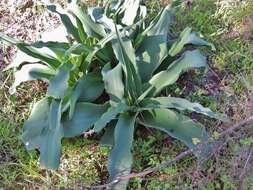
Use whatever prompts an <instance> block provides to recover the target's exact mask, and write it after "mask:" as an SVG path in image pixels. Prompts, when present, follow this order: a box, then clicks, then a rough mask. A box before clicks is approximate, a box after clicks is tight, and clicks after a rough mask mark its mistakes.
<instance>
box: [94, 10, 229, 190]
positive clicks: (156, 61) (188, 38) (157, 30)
mask: <svg viewBox="0 0 253 190" xmlns="http://www.w3.org/2000/svg"><path fill="white" fill-rule="evenodd" d="M172 12H173V10H172V9H171V7H170V6H167V7H166V8H165V9H164V10H163V11H161V12H160V13H159V14H158V15H157V16H156V17H155V18H154V19H153V20H152V21H151V22H148V23H144V26H145V25H146V26H148V27H139V28H138V34H137V35H135V36H132V35H129V33H128V32H127V31H126V30H124V27H123V28H120V27H118V26H117V25H116V24H115V31H116V34H117V37H116V38H114V39H113V40H112V47H113V51H114V54H115V56H116V58H117V60H118V62H117V63H116V64H115V63H111V62H109V63H107V64H106V65H105V66H104V67H103V69H102V76H103V80H104V85H105V91H106V93H107V94H108V95H109V97H110V100H109V104H110V106H109V108H108V109H107V111H106V112H105V113H104V114H103V115H102V116H101V117H100V119H99V120H98V121H97V122H96V123H95V124H94V128H93V129H94V131H95V132H100V131H102V130H105V133H104V136H103V137H102V140H101V143H102V144H107V145H110V146H111V147H112V149H111V151H110V154H109V165H108V170H109V174H110V180H111V181H114V180H116V181H117V177H119V176H125V175H128V174H129V173H130V172H131V166H132V163H133V156H132V145H133V141H134V131H135V128H136V126H138V125H139V126H143V127H147V128H154V129H158V130H161V131H163V132H165V133H167V134H168V135H170V136H171V137H174V138H176V139H178V140H180V141H181V142H183V143H184V144H185V145H186V146H188V147H189V148H190V149H195V148H196V147H197V146H198V144H199V143H204V142H206V141H208V140H209V137H210V136H209V134H208V133H207V131H206V130H205V128H204V127H203V126H202V125H201V124H200V123H198V122H195V121H193V120H192V119H191V118H190V117H188V116H186V115H184V113H183V112H182V111H185V110H187V111H189V112H196V113H199V114H203V115H205V116H208V117H210V118H215V119H219V120H221V121H224V122H226V121H228V119H227V118H226V117H225V116H223V115H221V114H217V113H214V112H213V111H211V110H210V109H209V108H206V107H203V106H202V105H200V104H199V103H193V102H190V101H188V100H186V99H183V98H178V97H161V96H160V94H161V93H160V92H161V91H162V90H163V89H164V88H165V87H168V86H170V85H172V84H174V83H175V82H176V81H177V79H178V78H179V76H180V75H181V74H183V73H184V72H187V71H188V70H191V69H198V68H205V67H206V66H207V63H206V62H207V61H206V57H205V56H203V55H202V54H201V52H200V51H199V50H187V51H185V48H184V47H185V46H186V45H193V46H198V45H201V46H202V45H204V46H209V47H211V48H212V49H214V47H213V45H212V44H210V43H208V42H206V41H205V40H203V39H202V38H200V37H199V36H198V34H197V33H194V32H192V31H191V29H190V28H186V29H185V30H184V31H183V32H182V33H181V34H180V36H179V37H178V38H177V39H171V38H170V36H169V35H168V32H169V28H170V24H171V22H172ZM211 149H212V145H210V144H204V145H203V146H202V148H201V149H200V150H198V151H197V152H196V156H197V157H200V158H203V157H206V156H207V155H208V154H209V153H210V151H211ZM127 183H128V181H126V180H125V181H119V182H118V183H116V184H115V185H113V186H112V187H111V188H112V189H125V188H126V187H127Z"/></svg>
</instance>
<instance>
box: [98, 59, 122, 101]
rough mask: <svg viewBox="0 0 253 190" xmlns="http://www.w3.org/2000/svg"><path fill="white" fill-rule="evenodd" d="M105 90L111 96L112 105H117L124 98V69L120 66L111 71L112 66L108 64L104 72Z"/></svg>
mask: <svg viewBox="0 0 253 190" xmlns="http://www.w3.org/2000/svg"><path fill="white" fill-rule="evenodd" d="M102 75H103V80H104V85H105V90H106V92H107V94H109V96H110V101H111V104H112V105H113V104H114V103H117V102H119V101H121V100H122V98H123V97H124V83H123V76H122V67H121V65H120V64H118V65H117V66H116V67H114V68H113V69H111V64H110V63H108V64H106V65H105V66H104V68H103V70H102Z"/></svg>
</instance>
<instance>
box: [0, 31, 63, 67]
mask: <svg viewBox="0 0 253 190" xmlns="http://www.w3.org/2000/svg"><path fill="white" fill-rule="evenodd" d="M0 40H3V41H5V42H8V43H10V44H13V45H16V46H17V47H18V49H19V50H21V51H22V52H24V53H26V54H27V55H29V56H31V57H33V58H37V59H39V60H41V61H42V62H44V63H45V64H47V65H48V66H49V67H51V68H53V69H56V68H57V67H58V66H59V65H60V64H61V63H60V61H59V60H57V59H56V58H55V57H53V56H51V55H48V54H47V53H41V52H40V51H38V50H37V49H36V48H34V47H33V46H30V45H28V44H26V43H23V42H21V41H18V40H15V39H13V38H10V37H8V36H6V35H5V34H3V33H0Z"/></svg>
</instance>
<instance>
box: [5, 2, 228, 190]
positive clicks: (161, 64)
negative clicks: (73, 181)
mask: <svg viewBox="0 0 253 190" xmlns="http://www.w3.org/2000/svg"><path fill="white" fill-rule="evenodd" d="M48 9H49V10H51V11H53V12H57V13H58V14H59V15H60V17H61V19H62V22H63V24H64V25H65V26H66V29H67V32H68V34H69V36H70V41H69V42H67V43H66V42H64V43H62V42H53V41H50V42H37V43H35V44H31V45H28V44H25V43H23V42H19V41H17V40H13V39H11V38H9V37H7V36H5V35H3V34H1V35H0V38H1V39H3V40H5V41H7V42H9V43H12V44H15V45H16V46H17V47H18V48H19V49H20V50H21V51H23V52H25V53H26V54H28V55H29V56H32V57H33V58H36V60H35V61H36V62H37V61H41V62H42V63H43V64H38V63H36V64H26V65H24V66H22V67H21V69H20V70H18V71H17V72H16V73H15V82H14V85H13V87H12V90H11V91H12V92H15V88H16V87H17V86H18V85H19V84H20V83H21V82H25V81H27V80H34V79H43V80H46V81H48V82H49V86H48V90H47V94H46V97H45V98H43V99H42V100H41V101H39V102H38V103H36V104H35V105H34V107H33V110H32V112H31V115H30V117H29V118H28V120H27V121H26V122H25V124H24V133H23V135H22V140H23V141H24V143H25V145H26V148H27V149H35V148H38V149H39V150H40V163H41V164H42V165H43V166H45V167H46V168H51V169H56V168H57V167H58V165H59V162H60V147H61V139H62V138H63V137H65V138H71V137H74V136H78V135H80V134H82V133H83V132H85V131H87V130H89V129H93V130H94V131H95V132H98V133H99V132H102V131H103V130H104V131H105V132H104V134H103V137H102V139H101V144H107V145H110V146H112V150H111V152H110V154H109V167H108V170H109V174H110V180H115V179H116V178H117V177H118V176H121V175H127V174H129V173H130V171H131V165H132V154H131V149H132V143H133V138H134V129H135V127H136V126H137V125H139V126H145V127H150V128H155V129H159V130H162V131H164V132H166V133H167V134H169V135H171V136H172V137H174V138H176V139H179V140H180V141H182V142H183V143H185V144H186V145H187V146H188V147H189V148H195V147H196V146H197V145H198V144H199V143H201V142H204V141H206V140H208V139H209V135H208V133H207V132H206V131H205V129H204V128H203V127H202V126H201V125H200V124H199V123H197V122H194V121H193V120H191V119H190V118H189V117H187V116H185V115H183V113H182V111H184V110H186V111H190V112H197V113H200V114H204V115H206V116H209V117H211V118H216V119H220V120H223V121H226V118H225V117H223V116H220V115H219V114H216V113H214V112H212V111H211V110H210V109H209V108H205V107H203V106H201V105H200V104H198V103H191V102H189V101H188V100H186V99H183V98H176V97H160V96H159V95H160V94H161V91H162V90H163V89H164V88H165V87H167V86H169V85H172V84H174V83H175V82H176V81H177V79H178V78H179V76H180V75H181V74H182V73H184V72H186V71H188V70H190V69H195V68H201V67H206V58H205V57H204V56H203V55H202V54H201V53H200V51H199V50H187V51H185V52H184V47H185V46H186V45H193V46H195V45H204V46H210V47H212V49H214V47H213V45H212V44H210V43H208V42H206V41H204V40H203V39H201V38H200V37H199V36H198V34H197V33H194V32H192V31H191V29H190V28H186V29H185V30H184V31H183V32H182V33H181V34H180V36H179V38H178V39H173V38H171V36H170V35H168V32H169V31H168V30H169V27H170V25H171V23H172V15H173V14H172V13H173V9H172V8H171V7H170V6H167V7H166V8H165V9H164V10H163V11H161V12H160V13H159V14H158V15H157V16H156V17H155V18H153V19H151V21H150V18H149V19H146V12H147V11H146V7H145V6H144V5H141V4H140V2H139V1H132V0H129V1H110V2H108V3H107V4H106V6H105V8H101V7H95V8H89V9H88V14H86V13H85V12H84V11H83V10H82V8H81V7H79V6H78V5H77V4H76V2H75V1H73V2H72V3H70V5H69V7H68V12H70V13H71V15H69V13H68V12H66V11H64V10H62V9H60V7H58V6H55V5H48ZM129 15H131V16H130V17H129ZM70 18H74V19H76V24H74V23H73V22H72V19H70ZM41 47H45V48H47V49H50V50H51V51H53V52H54V56H52V55H48V54H46V53H42V52H41V51H40V49H39V50H38V48H41ZM30 58H31V57H29V59H30ZM29 59H28V60H29ZM37 59H39V60H37ZM23 61H24V59H22V62H23ZM25 61H27V59H26V60H25ZM20 63H21V62H14V63H13V64H12V65H11V66H10V67H9V68H11V67H20ZM24 77H25V78H24ZM103 90H105V92H104V93H103ZM99 97H101V98H99ZM93 126H94V127H93ZM211 147H212V145H210V144H209V145H206V146H204V147H203V149H202V150H200V151H199V152H198V153H197V154H196V156H198V157H200V158H201V157H204V156H206V155H207V154H208V153H209V151H210V149H211ZM126 186H127V181H121V182H119V183H117V184H115V185H114V186H113V187H112V188H113V189H124V188H126Z"/></svg>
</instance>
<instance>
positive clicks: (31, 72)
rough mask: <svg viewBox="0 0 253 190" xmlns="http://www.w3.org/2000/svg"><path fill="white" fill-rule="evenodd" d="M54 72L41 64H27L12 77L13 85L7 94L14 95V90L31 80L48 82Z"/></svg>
mask: <svg viewBox="0 0 253 190" xmlns="http://www.w3.org/2000/svg"><path fill="white" fill-rule="evenodd" d="M54 75H55V71H53V70H52V69H50V68H49V67H47V66H46V65H41V64H38V63H36V64H27V65H24V66H23V67H22V68H21V69H20V70H18V71H17V72H16V73H15V75H14V77H15V80H14V83H13V84H12V86H11V88H10V90H9V92H10V94H14V93H15V92H16V88H17V87H18V86H19V85H20V84H21V83H22V82H26V81H31V80H38V79H40V80H44V81H49V80H50V79H51V78H52V77H54Z"/></svg>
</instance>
